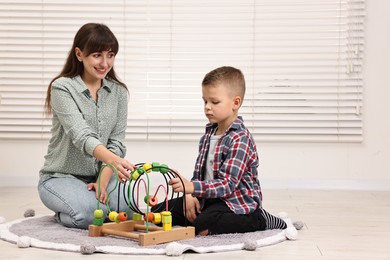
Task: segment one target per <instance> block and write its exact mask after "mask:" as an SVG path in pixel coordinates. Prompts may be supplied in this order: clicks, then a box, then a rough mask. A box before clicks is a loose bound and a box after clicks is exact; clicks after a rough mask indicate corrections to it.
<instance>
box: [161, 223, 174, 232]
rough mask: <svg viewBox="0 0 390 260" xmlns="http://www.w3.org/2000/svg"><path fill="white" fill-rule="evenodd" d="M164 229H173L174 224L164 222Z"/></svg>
mask: <svg viewBox="0 0 390 260" xmlns="http://www.w3.org/2000/svg"><path fill="white" fill-rule="evenodd" d="M162 229H163V230H164V231H169V230H172V224H171V223H169V224H163V226H162Z"/></svg>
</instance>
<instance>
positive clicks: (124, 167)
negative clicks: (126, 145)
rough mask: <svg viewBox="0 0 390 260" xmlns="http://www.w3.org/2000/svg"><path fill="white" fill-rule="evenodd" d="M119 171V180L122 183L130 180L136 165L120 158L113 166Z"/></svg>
mask: <svg viewBox="0 0 390 260" xmlns="http://www.w3.org/2000/svg"><path fill="white" fill-rule="evenodd" d="M112 165H114V166H115V168H116V169H117V170H118V179H119V181H120V182H121V183H125V182H126V181H128V180H129V178H130V174H131V172H132V171H133V170H134V165H133V164H131V163H130V162H129V161H127V160H126V159H123V158H120V157H118V158H117V159H116V160H115V161H114V163H113V164H112Z"/></svg>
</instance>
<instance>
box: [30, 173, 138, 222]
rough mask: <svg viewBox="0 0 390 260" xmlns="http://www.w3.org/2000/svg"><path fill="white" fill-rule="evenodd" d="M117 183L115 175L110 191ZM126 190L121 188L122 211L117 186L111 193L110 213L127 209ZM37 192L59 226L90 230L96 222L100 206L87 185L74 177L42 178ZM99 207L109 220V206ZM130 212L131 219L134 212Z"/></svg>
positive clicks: (108, 190)
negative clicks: (96, 211)
mask: <svg viewBox="0 0 390 260" xmlns="http://www.w3.org/2000/svg"><path fill="white" fill-rule="evenodd" d="M115 183H116V176H115V175H113V176H112V178H111V180H110V183H109V185H108V189H107V192H110V191H111V190H112V189H113V188H114V187H115ZM123 187H124V186H123V185H121V186H120V188H121V189H120V196H119V197H120V201H119V206H120V208H119V209H118V187H117V189H115V190H114V191H113V192H112V193H111V194H110V197H109V198H110V200H109V208H110V210H115V211H118V212H119V211H126V210H127V205H126V203H125V200H124V198H123V192H122V189H123ZM126 187H127V185H126ZM38 192H39V196H40V198H41V201H42V202H43V204H44V205H45V206H46V207H47V208H48V209H50V210H52V211H54V212H55V218H56V220H57V222H59V223H60V224H62V225H64V226H66V227H71V228H80V229H88V226H89V225H90V224H92V223H93V220H94V216H93V212H94V211H95V210H96V209H97V205H98V204H97V199H96V193H95V191H89V190H88V189H87V183H86V182H84V181H82V180H80V179H77V178H73V177H59V178H54V177H53V178H41V179H40V181H39V184H38ZM99 208H100V209H102V210H103V211H104V213H105V216H106V217H107V215H108V214H107V212H108V210H107V206H106V205H105V204H101V203H99ZM128 213H129V219H130V218H131V216H132V212H131V211H129V212H128Z"/></svg>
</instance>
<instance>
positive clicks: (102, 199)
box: [87, 182, 108, 204]
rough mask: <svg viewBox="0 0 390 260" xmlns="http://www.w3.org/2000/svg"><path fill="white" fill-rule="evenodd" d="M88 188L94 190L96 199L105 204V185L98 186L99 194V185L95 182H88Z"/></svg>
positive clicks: (106, 195) (106, 194)
mask: <svg viewBox="0 0 390 260" xmlns="http://www.w3.org/2000/svg"><path fill="white" fill-rule="evenodd" d="M87 188H88V190H94V191H95V192H96V199H97V200H99V201H100V203H103V204H106V202H107V197H108V193H107V189H106V188H105V187H100V196H99V187H98V184H97V183H96V182H91V183H88V185H87Z"/></svg>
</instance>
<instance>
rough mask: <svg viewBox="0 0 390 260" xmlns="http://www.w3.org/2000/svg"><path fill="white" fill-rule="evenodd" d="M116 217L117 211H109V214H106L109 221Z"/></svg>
mask: <svg viewBox="0 0 390 260" xmlns="http://www.w3.org/2000/svg"><path fill="white" fill-rule="evenodd" d="M117 217H118V212H116V211H111V212H110V214H108V219H109V220H111V221H115V219H116V218H117Z"/></svg>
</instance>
